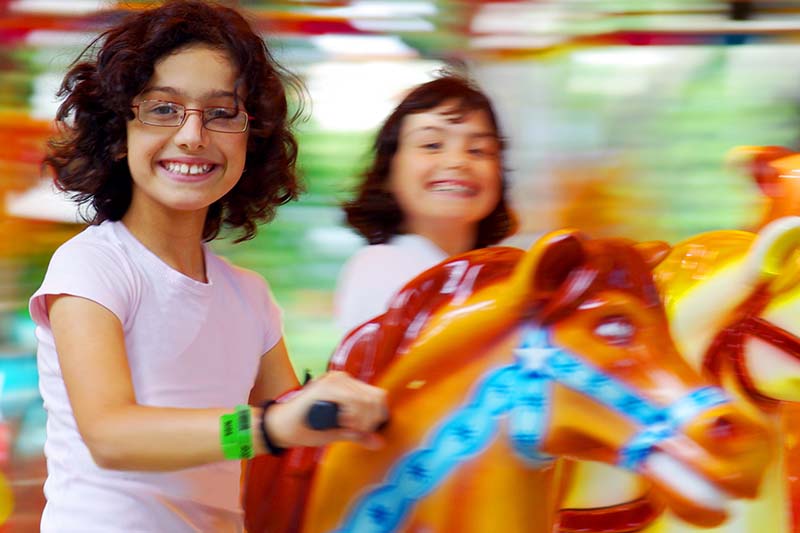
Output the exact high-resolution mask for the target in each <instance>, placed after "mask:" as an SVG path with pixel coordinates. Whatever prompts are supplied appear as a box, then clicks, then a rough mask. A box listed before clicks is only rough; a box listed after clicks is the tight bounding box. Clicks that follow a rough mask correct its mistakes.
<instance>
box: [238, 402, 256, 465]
mask: <svg viewBox="0 0 800 533" xmlns="http://www.w3.org/2000/svg"><path fill="white" fill-rule="evenodd" d="M252 416H253V415H252V412H251V411H250V406H249V405H237V406H236V430H237V432H236V434H237V437H238V441H239V450H240V452H241V458H242V459H252V458H253V457H254V456H255V450H254V449H253V424H252V423H251V418H252Z"/></svg>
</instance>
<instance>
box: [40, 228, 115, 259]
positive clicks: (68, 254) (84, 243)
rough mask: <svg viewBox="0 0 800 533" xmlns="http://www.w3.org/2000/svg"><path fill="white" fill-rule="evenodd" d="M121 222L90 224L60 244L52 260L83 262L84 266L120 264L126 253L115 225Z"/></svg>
mask: <svg viewBox="0 0 800 533" xmlns="http://www.w3.org/2000/svg"><path fill="white" fill-rule="evenodd" d="M115 224H120V223H119V222H110V221H106V222H103V223H101V224H99V225H96V226H88V227H87V228H85V229H84V230H83V231H81V232H80V233H78V234H77V235H75V236H74V237H72V238H70V239H69V240H67V241H65V242H64V243H63V244H61V246H59V247H58V248H57V249H56V251H55V253H54V254H53V257H52V258H51V260H50V265H51V267H52V266H54V265H58V264H62V263H68V264H75V263H77V264H82V268H86V267H92V265H95V266H103V267H105V266H107V265H114V264H115V265H118V266H119V265H120V264H121V263H122V262H124V259H125V253H124V249H123V246H122V243H121V242H120V240H119V238H118V236H117V234H116V232H115V231H114V225H115Z"/></svg>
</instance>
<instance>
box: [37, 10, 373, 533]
mask: <svg viewBox="0 0 800 533" xmlns="http://www.w3.org/2000/svg"><path fill="white" fill-rule="evenodd" d="M95 50H96V53H94V51H95ZM286 77H287V74H286V73H285V72H284V71H282V69H281V68H280V67H279V66H278V65H277V64H276V63H275V61H274V60H273V59H272V57H271V55H270V54H269V51H268V50H267V48H266V47H265V45H264V42H263V41H262V39H261V38H259V36H258V35H257V34H256V33H255V32H254V31H253V29H252V28H251V27H250V26H249V25H248V23H247V22H246V21H245V19H244V18H242V16H241V15H240V14H238V13H237V12H236V11H234V10H232V9H229V8H225V7H220V6H215V5H212V4H209V3H207V2H203V1H193V0H178V1H172V2H168V3H166V4H164V5H162V6H160V7H156V8H151V9H148V10H144V11H141V12H137V13H134V14H132V15H130V16H129V17H128V18H126V19H125V20H123V21H122V22H120V23H119V24H117V25H116V26H114V27H113V28H111V29H109V30H108V31H106V32H105V33H103V34H102V35H101V36H100V37H99V38H98V39H97V40H96V41H95V43H94V45H93V46H90V47H89V48H88V49H87V52H85V53H84V55H83V56H82V58H80V59H79V61H78V62H76V63H75V64H73V66H72V67H71V69H70V70H69V72H68V73H67V75H66V77H65V79H64V82H63V84H62V87H61V90H60V93H59V94H60V96H61V97H63V98H64V101H63V104H62V105H61V107H60V109H59V111H58V115H57V120H58V124H59V126H60V132H59V135H58V136H57V137H56V138H54V139H53V140H52V141H51V142H50V143H49V152H48V155H47V158H46V160H45V164H46V165H47V166H48V167H49V168H50V169H52V171H53V174H54V176H55V183H56V185H57V186H58V187H59V188H60V189H61V190H63V191H66V192H69V193H71V194H72V195H73V196H74V198H75V199H76V200H77V201H78V202H79V203H80V204H81V205H83V206H85V207H88V208H89V209H88V213H87V216H88V222H89V223H90V225H89V227H88V228H87V229H85V230H84V231H83V232H81V233H80V234H78V235H77V236H76V237H74V238H73V239H71V240H69V241H67V242H66V243H65V244H63V245H62V246H61V247H60V248H59V249H58V250H57V251H56V253H55V254H54V255H53V258H52V259H51V262H50V265H49V268H48V271H47V274H46V276H45V279H44V281H43V283H42V286H41V287H40V289H39V290H38V291H37V292H36V293H35V294H34V295H33V297H32V298H31V300H30V312H31V315H32V317H33V319H34V321H35V322H36V324H37V337H38V340H39V349H38V354H37V358H38V366H39V372H40V389H41V393H42V397H43V398H44V402H45V408H46V410H47V414H48V420H47V442H46V445H45V454H46V456H47V466H48V478H47V481H46V483H45V489H44V490H45V496H46V497H47V505H46V507H45V510H44V514H43V516H42V523H41V530H42V531H44V532H48V531H59V532H64V531H75V532H81V533H86V532H91V531H103V532H126V533H127V532H131V531H153V532H156V531H159V532H160V531H169V532H181V531H209V532H210V531H214V532H227V531H241V530H242V527H243V526H242V512H241V506H240V498H239V486H240V474H241V461H240V459H242V458H250V457H252V456H253V455H255V454H259V453H265V452H271V453H279V452H280V450H281V449H282V448H284V447H288V446H298V445H304V446H315V445H322V444H326V443H328V442H331V441H333V440H336V439H348V440H353V441H357V442H360V443H362V444H365V445H368V446H375V445H379V444H380V440H379V438H378V437H377V436H376V435H375V433H374V432H373V428H374V427H376V426H378V425H379V423H380V422H381V421H382V420H383V419H384V418H385V411H386V405H385V396H384V393H383V391H380V390H378V389H376V388H374V387H371V386H369V385H366V384H364V383H361V382H359V381H356V380H354V379H352V378H350V377H349V376H347V375H344V374H341V373H331V374H327V375H325V376H323V377H321V378H320V379H318V380H316V381H313V382H311V383H310V384H308V385H307V386H305V387H304V388H302V389H300V390H299V392H298V393H297V394H295V395H293V396H289V397H288V399H286V400H285V401H280V402H277V403H276V402H273V400H272V399H274V398H276V397H278V396H279V395H281V394H282V393H284V392H285V391H287V390H289V389H292V388H295V387H297V386H298V382H297V379H296V377H295V374H294V372H293V370H292V367H291V364H290V361H289V358H288V356H287V353H286V348H285V346H284V343H283V340H282V335H281V318H280V311H279V309H278V307H277V305H276V304H275V302H274V300H273V298H272V296H271V295H270V291H269V288H268V286H267V284H266V283H265V281H264V280H263V279H262V278H260V277H259V276H258V275H256V274H255V273H253V272H250V271H247V270H244V269H241V268H237V267H235V266H233V265H231V264H229V263H228V262H226V261H224V260H223V259H221V258H219V257H218V256H216V255H215V254H214V253H212V252H211V251H210V249H209V248H208V246H207V243H208V241H211V240H212V239H214V238H215V237H216V236H217V235H218V234H219V233H220V231H221V230H222V228H223V226H226V227H228V228H231V229H233V230H236V231H238V240H244V239H248V238H251V237H253V235H254V234H255V232H256V228H257V225H258V224H259V223H262V222H267V221H269V220H270V219H271V218H272V217H273V215H274V212H275V209H276V207H277V206H278V205H280V204H282V203H285V202H287V201H289V200H292V199H295V198H296V197H297V195H298V191H299V183H298V180H297V177H296V175H295V158H296V144H295V140H294V138H293V136H292V134H291V132H290V130H289V127H290V121H291V120H290V118H289V117H288V115H287V102H286V94H285V91H284V82H285V80H286ZM316 400H328V401H333V402H336V403H338V404H339V405H340V413H339V424H340V425H341V429H335V430H328V431H313V430H311V429H309V428H308V427H307V426H306V424H305V417H306V414H307V412H308V410H309V407H310V406H311V404H312V403H313V402H315V401H316ZM251 406H252V407H251Z"/></svg>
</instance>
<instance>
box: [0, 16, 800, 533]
mask: <svg viewBox="0 0 800 533" xmlns="http://www.w3.org/2000/svg"><path fill="white" fill-rule="evenodd" d="M150 3H151V2H123V1H118V2H116V1H110V0H108V1H104V0H0V471H2V474H3V475H4V476H3V477H2V479H0V523H2V525H0V530H2V531H14V532H23V531H24V532H27V531H38V517H39V513H40V512H41V507H42V505H43V497H42V494H41V484H42V482H43V480H44V476H45V468H44V461H43V457H42V451H41V450H42V445H43V441H44V412H43V410H42V407H41V399H40V397H39V394H38V390H37V375H36V363H35V355H34V354H35V339H34V336H33V325H32V323H31V321H30V319H29V317H28V314H27V307H26V305H27V299H28V297H29V295H30V294H31V293H32V292H33V291H34V290H35V289H36V287H37V286H38V283H39V282H40V281H41V279H42V277H43V275H44V270H45V268H46V265H47V261H48V259H49V256H50V254H51V253H52V252H53V250H54V249H55V248H56V247H57V246H58V245H59V244H60V243H61V242H63V241H64V240H66V239H67V238H69V237H70V236H72V235H73V234H75V233H76V232H78V231H80V229H81V227H82V226H81V225H80V224H78V223H77V220H78V218H77V213H76V211H75V209H74V208H73V207H72V206H71V204H69V202H68V201H67V200H66V199H65V198H63V197H60V196H58V195H57V194H56V193H55V192H54V191H53V190H52V188H51V186H50V184H49V183H48V182H47V180H46V179H44V178H43V177H42V176H41V172H40V161H41V158H42V155H43V150H44V142H45V139H46V138H47V136H48V135H49V134H50V132H51V127H52V126H51V121H52V117H53V116H54V113H55V110H56V107H57V105H58V102H57V101H56V99H55V92H56V90H57V88H58V84H59V82H60V79H61V77H62V75H63V73H64V71H65V69H66V68H67V66H68V65H69V63H70V62H71V61H72V60H73V59H74V58H75V57H76V56H77V55H78V53H79V52H80V51H81V50H82V48H83V47H84V46H85V45H86V44H87V43H88V42H89V41H90V40H91V39H92V37H93V36H94V35H96V34H97V32H99V31H101V30H102V29H104V28H105V27H107V26H108V25H109V24H110V23H112V22H114V21H116V20H118V18H119V17H120V16H122V15H123V14H124V13H125V12H126V11H128V10H132V9H141V8H143V7H146V6H147V5H149V4H150ZM229 4H233V5H238V6H239V7H241V8H242V9H243V10H245V11H246V12H247V13H248V15H249V16H250V18H251V20H252V21H253V23H254V24H255V25H256V26H257V27H258V28H259V30H261V31H262V32H263V34H264V36H265V38H266V39H267V40H268V42H269V43H270V45H271V47H272V49H273V51H274V52H275V54H276V56H277V57H278V58H279V59H280V60H281V61H282V62H283V63H284V64H285V65H286V66H288V67H289V68H290V69H292V70H293V71H295V72H296V73H298V74H299V75H300V76H301V78H302V79H303V80H304V82H305V84H306V86H307V88H308V94H309V96H310V103H306V117H307V120H306V121H305V122H303V123H302V124H300V126H299V130H298V137H299V143H300V165H301V167H302V170H303V173H304V175H305V179H306V183H307V191H308V192H307V193H306V194H305V195H304V197H303V199H302V200H301V201H300V202H297V203H295V204H292V205H288V206H285V207H283V208H282V209H281V210H280V214H279V216H278V218H277V219H276V220H275V222H273V223H272V224H270V225H269V226H267V227H265V228H263V229H262V231H261V232H260V233H259V235H258V236H257V237H256V238H255V239H253V240H252V241H248V242H246V243H243V244H239V245H236V246H233V245H231V243H230V242H229V241H226V240H220V241H218V242H216V243H215V244H214V246H215V248H216V249H217V250H218V251H219V252H220V253H222V254H224V255H226V256H228V257H230V258H231V259H232V260H233V261H234V262H236V263H238V264H241V265H242V266H245V267H248V268H252V269H255V270H257V271H259V272H260V273H262V274H263V275H264V276H265V277H266V278H267V279H268V280H269V281H270V283H271V285H272V288H273V291H274V293H275V296H276V297H277V299H278V301H279V303H280V304H281V306H282V307H283V309H284V311H285V319H286V324H285V337H286V339H287V342H288V344H289V348H290V351H291V352H292V354H293V357H294V359H293V360H294V363H295V367H296V369H297V370H298V372H302V371H303V370H304V369H309V370H311V372H312V373H315V374H318V373H319V372H321V371H322V369H323V368H324V365H325V362H326V360H327V357H328V356H329V354H330V353H331V350H332V348H333V347H334V346H335V344H336V342H337V340H338V338H339V336H340V335H341V333H342V332H339V331H337V330H336V329H335V327H334V326H333V323H332V320H331V316H332V290H333V286H334V283H335V280H336V277H337V274H338V270H339V268H340V267H341V265H342V263H343V262H344V261H345V259H346V258H347V257H349V256H350V255H351V254H352V253H353V252H354V251H355V250H356V249H357V248H358V247H359V246H362V245H363V242H362V241H361V240H360V239H359V238H358V237H357V236H356V235H355V234H354V233H353V232H351V231H350V230H348V229H347V228H345V227H344V226H343V224H342V220H343V217H342V213H341V212H340V210H339V207H338V205H339V204H340V203H341V202H342V201H343V200H345V199H347V198H348V197H349V193H350V192H351V190H352V188H353V186H354V184H355V182H356V178H357V175H358V172H359V170H360V169H361V168H362V167H363V166H364V165H365V163H366V161H367V160H368V158H369V149H370V141H371V138H372V135H373V133H374V131H375V129H376V127H377V126H378V125H379V123H380V122H381V121H382V120H383V119H384V118H385V117H386V115H387V114H388V113H389V111H390V110H391V108H392V107H393V106H394V104H395V103H396V102H397V101H398V99H399V97H400V96H401V95H402V94H403V92H404V91H405V90H406V89H407V88H408V87H410V86H411V85H414V84H416V83H419V82H422V81H425V80H427V79H429V78H430V77H431V75H432V74H434V73H435V72H436V70H438V69H439V68H441V67H442V66H444V65H450V66H452V68H457V69H461V70H462V71H464V72H465V73H467V74H468V75H470V76H471V77H473V78H474V79H475V80H476V81H477V82H478V83H479V84H480V85H481V86H482V87H483V88H484V89H485V90H486V92H488V93H489V94H490V95H491V96H492V97H493V99H494V101H495V103H496V106H497V110H498V113H499V115H500V119H501V124H502V126H503V127H504V129H505V133H506V136H507V137H508V140H509V145H510V149H509V151H508V166H509V167H510V168H511V178H512V190H511V197H512V203H513V205H514V207H515V209H516V210H517V212H518V214H519V217H520V219H521V222H522V231H521V232H520V234H519V235H517V236H515V237H513V238H512V239H511V243H513V244H518V245H526V244H528V243H530V242H531V241H532V240H533V239H534V238H535V236H536V235H537V234H539V233H541V232H543V231H546V230H548V229H553V228H557V227H564V226H573V227H578V228H580V229H583V230H585V231H587V232H588V233H590V234H592V235H620V236H627V237H632V238H635V239H644V240H646V239H663V240H667V241H669V242H676V241H677V240H679V239H681V238H683V237H687V236H689V235H692V234H695V233H698V232H701V231H705V230H711V229H718V228H749V227H752V226H754V225H755V224H756V223H757V221H758V219H759V217H760V215H761V213H762V211H763V210H764V208H765V201H764V200H763V199H762V198H761V196H760V195H759V192H758V189H757V187H756V185H755V184H754V183H753V182H752V180H751V179H750V177H749V176H748V175H747V174H746V173H744V172H743V171H742V170H740V169H737V168H735V167H733V166H732V165H730V164H728V163H726V154H727V153H728V151H729V150H730V149H731V148H732V147H734V146H736V145H742V144H748V145H762V144H772V145H783V146H788V147H796V145H797V140H798V138H799V137H800V114H799V113H798V111H799V110H800V108H799V107H798V103H800V2H797V1H788V0H785V1H779V0H775V1H768V0H763V1H743V0H742V1H722V0H533V1H497V2H495V1H477V0H375V1H371V0H361V1H358V0H352V1H350V0H338V1H325V0H313V1H300V0H296V1H292V0H276V1H266V0H263V1H258V0H240V1H239V2H229ZM198 68H202V67H201V66H198Z"/></svg>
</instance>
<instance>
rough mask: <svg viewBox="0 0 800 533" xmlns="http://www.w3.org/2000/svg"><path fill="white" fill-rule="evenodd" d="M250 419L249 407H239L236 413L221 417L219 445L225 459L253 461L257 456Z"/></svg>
mask: <svg viewBox="0 0 800 533" xmlns="http://www.w3.org/2000/svg"><path fill="white" fill-rule="evenodd" d="M250 418H251V414H250V407H249V406H247V405H237V406H236V411H234V412H233V413H229V414H224V415H222V416H221V417H219V443H220V446H221V447H222V454H223V456H224V457H225V459H251V458H252V457H253V456H254V455H255V450H254V449H253V431H252V427H251V423H250Z"/></svg>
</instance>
